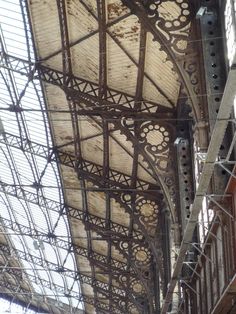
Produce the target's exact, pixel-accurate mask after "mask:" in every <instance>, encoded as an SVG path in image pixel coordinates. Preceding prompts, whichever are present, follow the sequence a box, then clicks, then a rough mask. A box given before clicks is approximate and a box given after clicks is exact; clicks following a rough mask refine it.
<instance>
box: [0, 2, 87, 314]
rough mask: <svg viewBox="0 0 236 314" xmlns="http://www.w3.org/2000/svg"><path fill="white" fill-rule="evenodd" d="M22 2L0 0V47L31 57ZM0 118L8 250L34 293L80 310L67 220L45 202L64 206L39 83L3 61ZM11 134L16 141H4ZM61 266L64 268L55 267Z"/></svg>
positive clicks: (0, 188)
mask: <svg viewBox="0 0 236 314" xmlns="http://www.w3.org/2000/svg"><path fill="white" fill-rule="evenodd" d="M23 4H24V0H21V2H20V1H19V0H11V1H7V0H0V49H1V52H5V53H7V54H10V55H14V56H18V57H22V58H24V59H30V60H31V61H34V59H35V57H34V51H33V43H32V40H31V37H30V36H31V35H30V33H29V25H28V24H27V23H26V25H25V24H24V22H23V15H22V12H23V11H24V5H23ZM21 10H23V11H21ZM24 13H25V12H24ZM25 17H26V16H25ZM26 20H27V17H26ZM26 29H27V36H28V38H27V40H28V45H27V40H26V35H25V34H26V33H25V30H26ZM2 56H3V55H2ZM3 57H4V56H3ZM0 119H1V123H2V125H3V127H0V202H1V216H0V219H1V225H2V226H3V230H4V232H5V235H6V236H7V237H8V238H9V240H10V242H9V243H11V244H12V247H11V255H12V256H14V257H16V258H17V259H18V260H19V263H20V264H19V265H21V266H20V268H21V270H22V272H23V274H24V275H25V276H24V278H25V279H24V280H26V282H28V283H29V284H30V286H31V287H32V288H33V289H34V290H35V291H34V292H35V293H39V294H43V296H44V297H49V298H50V299H55V302H56V303H55V304H56V306H57V307H60V306H63V304H67V305H69V307H70V309H71V310H72V309H73V308H74V307H75V308H79V309H82V308H83V304H82V303H81V301H80V294H81V288H80V284H79V282H78V280H77V279H76V281H75V278H74V277H73V276H75V274H76V273H77V267H76V262H75V256H74V254H73V253H71V252H69V253H68V249H69V244H68V243H67V242H70V241H71V240H70V231H69V223H68V221H67V219H66V217H65V216H62V215H61V213H60V206H57V207H56V208H55V207H54V208H49V207H48V204H49V201H48V200H53V201H56V202H57V203H58V204H60V203H61V204H62V206H63V195H62V188H61V183H60V176H59V172H58V167H57V164H56V163H55V162H48V159H47V157H48V156H49V154H51V148H52V139H51V135H50V128H49V123H48V120H47V114H46V108H45V103H44V97H43V93H42V90H41V85H40V82H38V81H31V79H30V78H27V77H24V76H22V75H20V74H19V73H16V72H14V71H13V69H11V68H8V69H5V68H3V67H1V64H0ZM11 135H14V136H15V137H16V138H18V140H15V142H11V140H9V141H7V138H8V137H9V136H11ZM32 142H36V143H38V144H40V145H43V146H44V147H45V151H44V153H45V154H44V157H45V158H44V157H43V156H41V155H40V156H38V155H37V147H35V146H33V145H34V144H32ZM47 199H48V200H47ZM6 258H7V257H6ZM63 267H64V268H65V269H66V270H67V271H65V272H63V271H62V272H61V271H59V270H60V269H63ZM19 294H20V292H19ZM14 313H18V312H14ZM19 313H21V312H19ZM29 313H30V312H29ZM32 313H34V312H32ZM71 313H72V312H71Z"/></svg>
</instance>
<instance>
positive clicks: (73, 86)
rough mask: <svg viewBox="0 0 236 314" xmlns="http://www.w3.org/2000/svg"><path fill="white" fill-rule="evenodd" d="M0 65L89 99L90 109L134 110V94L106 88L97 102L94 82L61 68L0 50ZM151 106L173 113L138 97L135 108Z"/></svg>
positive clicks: (74, 96)
mask: <svg viewBox="0 0 236 314" xmlns="http://www.w3.org/2000/svg"><path fill="white" fill-rule="evenodd" d="M0 66H1V67H3V68H6V69H10V70H11V71H14V72H17V73H19V74H22V75H26V76H27V77H28V78H29V79H32V80H33V79H37V80H41V81H43V82H45V83H49V84H53V85H56V86H58V87H60V88H62V89H63V90H64V91H65V92H66V93H67V94H68V95H69V96H70V97H71V98H72V99H75V100H78V99H79V100H80V101H84V102H85V103H89V104H90V106H86V109H87V110H90V109H94V107H95V108H96V109H97V110H102V111H105V112H106V111H112V110H113V109H115V110H116V112H117V115H119V112H122V114H130V115H131V116H133V114H134V113H135V110H134V109H135V107H134V106H135V98H134V96H131V95H128V94H126V93H122V92H120V91H116V90H113V89H109V88H107V89H106V92H107V96H106V97H105V96H103V98H102V100H101V102H102V103H101V104H100V105H99V100H98V99H99V98H98V92H99V85H98V84H96V83H93V82H90V81H87V80H84V79H82V78H78V77H75V76H73V75H69V74H67V73H66V74H64V73H63V72H61V71H58V70H55V69H51V68H49V67H46V66H44V65H42V64H41V63H40V62H36V63H33V62H30V61H28V60H24V59H21V58H18V57H15V56H11V55H8V54H6V53H5V52H3V51H1V52H0ZM101 105H102V106H101ZM153 106H155V107H156V108H157V110H156V111H157V112H159V113H160V114H161V113H162V112H163V114H164V116H168V115H169V116H170V118H171V117H172V114H173V113H174V110H173V109H170V108H167V107H163V106H162V105H160V104H156V103H153V102H147V101H142V110H140V111H138V112H147V113H148V112H150V111H149V108H150V109H151V108H153ZM159 117H160V116H159Z"/></svg>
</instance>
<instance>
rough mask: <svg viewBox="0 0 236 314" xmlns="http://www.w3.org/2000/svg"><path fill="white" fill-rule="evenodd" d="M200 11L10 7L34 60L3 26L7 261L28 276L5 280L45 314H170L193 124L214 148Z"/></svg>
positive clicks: (55, 4) (175, 1)
mask: <svg viewBox="0 0 236 314" xmlns="http://www.w3.org/2000/svg"><path fill="white" fill-rule="evenodd" d="M7 2H8V1H7ZM9 3H10V1H9ZM197 8H198V1H187V0H160V1H149V0H148V1H144V0H143V1H142V0H137V1H135V0H132V1H126V0H123V1H120V0H97V1H95V0H86V1H85V0H77V1H76V0H67V1H66V0H45V1H37V0H30V1H26V0H21V1H20V2H19V4H18V9H16V8H15V7H14V10H19V12H18V13H19V14H21V17H20V18H19V19H20V20H21V26H20V27H21V28H22V31H23V33H22V34H24V36H25V37H24V38H25V39H24V40H23V43H22V45H24V47H23V48H22V50H24V53H23V55H20V53H18V50H17V49H18V48H19V47H18V44H17V43H15V46H14V49H11V48H9V47H11V42H12V39H11V42H10V43H7V41H8V36H10V35H9V34H10V32H11V31H9V30H8V29H7V28H6V29H5V31H4V30H3V32H2V35H1V73H2V85H4V86H5V92H6V94H7V95H8V96H7V99H6V101H5V103H4V106H5V107H4V108H5V110H6V112H7V115H5V116H2V114H1V116H2V123H3V127H2V130H1V140H0V141H1V145H2V154H3V155H2V158H4V162H3V169H5V171H6V174H4V176H3V178H1V193H2V194H1V195H2V202H3V203H4V204H5V205H4V206H5V208H6V214H5V215H2V217H1V221H2V226H3V227H2V228H3V230H5V233H6V234H7V233H8V232H9V230H11V231H12V232H13V233H14V235H13V238H14V237H16V238H15V240H14V241H13V243H11V244H10V243H8V242H9V241H10V240H9V239H8V238H7V236H2V239H1V245H0V246H1V252H2V254H3V257H2V262H1V263H2V265H5V264H4V259H5V260H8V259H10V260H12V262H11V263H10V266H11V268H12V269H14V267H16V268H17V267H18V268H19V269H20V268H21V267H22V263H23V268H24V269H25V268H27V267H26V266H27V265H28V268H29V269H30V271H27V270H25V271H23V272H22V271H19V273H15V271H14V270H13V274H12V278H13V279H11V280H13V281H14V283H13V282H12V281H11V280H10V279H8V278H5V277H4V280H5V282H6V287H7V285H9V288H6V294H9V295H11V292H12V289H13V290H14V289H15V288H12V287H11V285H13V286H14V287H16V288H17V289H18V288H19V289H22V291H28V292H29V293H31V295H33V296H32V297H31V298H30V299H29V300H30V301H29V300H28V299H27V298H25V297H24V295H23V293H22V297H21V298H20V299H21V301H22V302H26V301H27V300H28V301H27V302H30V303H31V304H32V305H34V306H39V303H40V306H41V307H42V309H44V310H45V311H49V313H80V310H79V308H81V311H83V310H84V311H85V313H95V312H96V313H111V312H113V313H158V312H159V311H160V307H161V302H162V300H163V296H165V293H166V291H167V284H168V282H169V280H170V274H171V268H172V267H173V264H174V261H175V254H174V253H173V251H174V248H175V247H178V245H179V244H180V240H181V232H182V230H181V224H182V222H181V206H184V207H185V209H186V210H187V211H188V210H189V206H190V203H191V200H192V198H193V182H192V172H191V171H192V170H191V150H190V148H189V143H190V142H191V140H192V138H191V136H190V134H192V131H193V129H194V128H195V129H196V130H197V131H196V134H197V139H196V140H197V142H198V144H199V146H200V147H202V148H206V145H207V144H206V143H207V133H206V130H205V126H204V124H203V123H202V120H204V119H206V117H207V110H206V109H205V108H206V106H204V104H205V99H204V96H203V95H204V81H203V80H202V74H201V67H202V62H203V59H202V57H201V53H200V51H201V50H200V44H199V41H198V39H199V29H198V25H197V22H196V20H195V14H196V9H197ZM5 9H6V8H5ZM6 11H7V9H6ZM9 12H10V9H9ZM14 18H15V17H14V16H13V18H12V19H13V20H14ZM22 34H20V33H19V34H18V35H19V38H20V36H23V35H22ZM11 50H12V51H11ZM9 117H10V118H9ZM7 119H13V120H14V127H13V129H11V128H12V126H10V125H8V124H7ZM182 139H184V141H185V142H183V145H182V146H181V151H179V150H178V149H177V148H176V143H177V142H178V141H179V140H180V141H181V140H182ZM2 160H3V159H2ZM180 173H181V175H182V179H181V180H182V181H181V180H180V179H179V174H180ZM180 185H181V186H180ZM180 191H182V192H181V193H180ZM183 199H184V204H183ZM181 202H182V203H181ZM16 208H21V209H20V210H19V211H20V213H18V214H19V216H17V214H16V212H17V210H16ZM28 238H29V240H27V239H28ZM18 242H19V244H17V243H18ZM10 257H11V258H10ZM13 257H14V258H13ZM22 261H23V262H22ZM18 263H20V264H19V265H18ZM17 265H18V266H17ZM8 266H9V265H8ZM23 273H24V276H25V277H24V278H23V281H22V276H23ZM43 273H45V274H44V275H43ZM9 276H10V275H9ZM45 276H46V277H45ZM22 282H23V283H22ZM32 283H34V284H32ZM47 289H48V290H47ZM51 290H54V292H53V293H52V294H53V296H52V297H50V296H47V292H48V295H50V293H49V292H50V291H51ZM41 295H44V298H43V300H44V301H43V302H42V301H40V300H41V299H42V298H41ZM41 302H42V304H41ZM55 302H57V303H55ZM55 304H56V305H55ZM58 304H59V305H60V306H58ZM82 304H83V305H82ZM60 307H61V308H60ZM82 308H83V309H82ZM69 311H71V312H69Z"/></svg>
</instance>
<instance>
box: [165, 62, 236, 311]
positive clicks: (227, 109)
mask: <svg viewBox="0 0 236 314" xmlns="http://www.w3.org/2000/svg"><path fill="white" fill-rule="evenodd" d="M235 86H236V68H235V66H233V67H232V68H231V70H230V71H229V75H228V79H227V83H226V86H225V90H224V95H223V98H222V102H221V105H220V108H219V113H218V115H217V118H216V122H215V126H214V129H213V132H212V136H211V141H210V144H209V147H208V152H207V156H206V159H205V163H204V166H203V170H202V173H201V175H200V180H199V185H198V188H197V191H196V193H195V198H194V202H193V205H192V207H191V213H190V217H189V220H188V222H187V225H186V228H185V232H184V236H183V240H182V243H181V247H180V251H179V255H178V258H177V260H176V263H175V268H174V271H173V273H172V278H171V280H170V283H169V286H168V291H167V294H166V297H165V300H164V303H163V307H162V311H161V313H162V314H165V313H167V311H168V307H169V304H170V303H171V299H172V294H173V292H174V289H175V285H176V283H177V281H178V279H179V275H180V273H181V270H182V267H183V262H184V261H185V257H186V252H187V250H188V248H189V243H191V241H192V237H193V232H194V230H195V227H196V224H197V222H198V214H199V212H200V209H201V207H202V201H203V199H204V197H205V195H206V193H207V190H208V187H209V184H210V181H211V177H212V174H213V171H214V166H215V162H216V159H217V155H218V153H219V150H220V146H221V143H222V141H223V138H224V134H225V131H226V127H227V125H228V122H229V119H230V114H231V111H232V107H233V104H234V101H235V94H236V92H235Z"/></svg>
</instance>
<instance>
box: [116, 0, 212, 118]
mask: <svg viewBox="0 0 236 314" xmlns="http://www.w3.org/2000/svg"><path fill="white" fill-rule="evenodd" d="M122 2H123V4H124V5H125V6H127V7H128V8H129V9H130V11H131V13H132V14H135V15H136V16H137V17H138V18H139V20H140V21H141V22H142V23H143V24H144V25H145V27H146V29H147V31H149V32H150V33H151V34H152V35H153V37H154V40H156V41H158V42H159V43H160V45H161V50H163V51H165V52H166V54H167V56H168V58H169V59H170V61H171V62H172V64H173V67H174V69H175V71H176V72H177V74H178V76H179V78H180V80H181V82H182V84H183V87H184V89H185V91H186V94H187V95H186V100H187V99H188V101H189V103H191V104H192V110H193V113H194V118H195V120H196V122H198V121H200V120H202V117H203V116H204V117H207V111H206V109H205V108H204V104H201V103H199V102H203V103H205V102H206V97H202V95H203V92H204V91H205V86H204V84H202V82H201V75H200V70H199V69H201V55H202V53H201V49H200V48H199V45H196V44H195V42H194V41H193V40H194V38H195V37H196V32H197V30H196V22H195V21H194V19H193V16H194V15H195V14H196V8H195V6H196V2H195V1H188V0H184V1H182V2H180V1H176V3H175V4H176V5H177V6H178V7H179V8H178V10H179V12H180V13H179V17H178V18H177V19H176V20H177V22H176V20H175V22H173V21H168V22H169V24H170V25H168V26H166V25H167V23H166V22H167V21H165V20H164V18H163V16H162V14H160V13H159V6H160V5H161V4H162V3H164V2H165V0H161V1H158V3H156V2H155V1H153V0H148V1H143V0H122ZM186 12H187V13H186ZM183 17H184V18H183ZM190 23H191V29H190V32H189V33H188V32H187V35H186V27H187V26H188V25H190ZM181 30H182V34H180V33H179V32H180V31H181ZM194 36H195V37H194ZM179 40H180V41H181V40H185V41H187V43H188V46H187V49H185V51H183V50H181V49H179V47H178V41H179ZM186 52H188V54H187V55H186V56H185V53H186ZM198 94H200V96H198ZM198 98H200V99H201V101H200V99H198Z"/></svg>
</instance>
